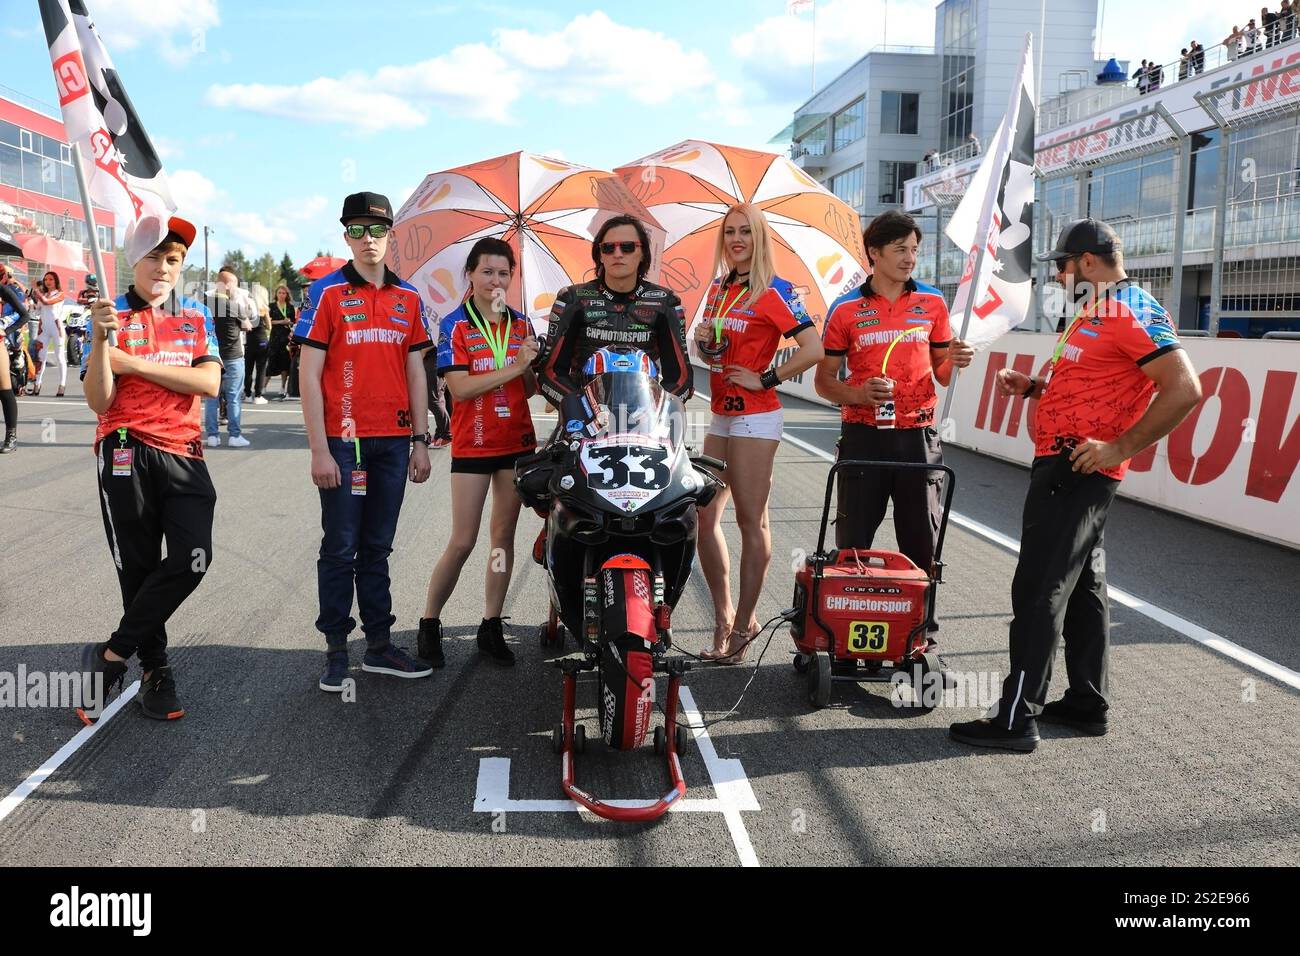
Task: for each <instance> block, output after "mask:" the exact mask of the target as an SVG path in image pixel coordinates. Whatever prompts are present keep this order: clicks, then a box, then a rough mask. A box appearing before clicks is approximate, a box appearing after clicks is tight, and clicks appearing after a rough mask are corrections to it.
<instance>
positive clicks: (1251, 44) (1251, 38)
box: [1242, 18, 1260, 56]
mask: <svg viewBox="0 0 1300 956" xmlns="http://www.w3.org/2000/svg"><path fill="white" fill-rule="evenodd" d="M1243 37H1244V39H1245V41H1246V48H1245V49H1244V50H1243V51H1242V56H1252V55H1254V54H1256V53H1258V52H1259V49H1260V48H1259V27H1257V26H1255V21H1254V19H1253V18H1252V19H1250V20H1247V21H1246V31H1245V33H1244V34H1243Z"/></svg>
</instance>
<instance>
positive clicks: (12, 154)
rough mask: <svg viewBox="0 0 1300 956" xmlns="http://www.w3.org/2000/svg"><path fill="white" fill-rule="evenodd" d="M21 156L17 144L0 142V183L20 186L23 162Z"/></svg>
mask: <svg viewBox="0 0 1300 956" xmlns="http://www.w3.org/2000/svg"><path fill="white" fill-rule="evenodd" d="M21 156H22V153H20V152H19V151H18V147H17V146H10V145H8V144H7V143H0V183H3V184H4V185H6V186H19V187H20V186H22V184H23V162H22V159H21V158H20V157H21Z"/></svg>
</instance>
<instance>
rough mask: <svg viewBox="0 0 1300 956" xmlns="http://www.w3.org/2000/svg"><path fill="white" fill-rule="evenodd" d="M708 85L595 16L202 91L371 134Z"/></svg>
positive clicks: (643, 40) (694, 56) (653, 35)
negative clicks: (335, 71) (517, 107)
mask: <svg viewBox="0 0 1300 956" xmlns="http://www.w3.org/2000/svg"><path fill="white" fill-rule="evenodd" d="M485 78H490V82H485ZM716 82H717V80H716V78H715V77H714V74H713V71H712V68H711V67H710V65H709V60H708V57H707V56H706V55H705V54H704V53H702V52H700V51H697V50H688V49H686V48H684V47H683V46H682V45H681V44H680V43H678V41H677V40H675V39H672V38H670V37H668V36H666V35H664V34H662V33H657V32H655V31H652V30H646V29H642V28H638V27H628V26H624V25H622V24H619V23H616V22H614V21H613V20H611V19H610V18H609V17H608V16H607V15H605V14H604V13H601V12H599V11H597V12H595V13H590V14H583V15H581V16H577V17H574V18H573V19H572V20H571V21H569V23H568V24H566V25H565V26H564V27H563V28H562V29H560V30H558V31H552V32H549V33H540V32H535V31H532V30H525V29H504V28H503V29H498V30H496V31H494V34H493V39H492V42H491V43H489V44H484V43H471V44H463V45H461V46H458V47H455V48H453V49H452V50H450V51H449V52H448V53H445V54H442V55H439V56H436V57H433V58H432V59H429V60H424V61H421V62H419V63H413V64H407V65H399V66H398V65H395V66H385V67H381V68H380V69H379V70H377V71H375V72H374V73H363V72H352V73H349V74H346V75H344V76H342V77H338V78H334V77H318V78H317V79H314V80H311V81H309V82H307V83H303V84H298V85H279V86H272V85H265V84H236V85H229V86H221V85H216V86H212V87H211V88H209V90H208V102H209V103H210V104H211V105H213V106H219V107H234V108H238V109H244V110H248V111H251V112H256V113H264V114H267V115H271V116H283V117H289V118H292V119H298V120H302V121H306V122H318V123H345V124H349V125H352V126H355V127H358V128H361V129H364V130H369V131H376V130H381V129H388V128H391V127H405V128H411V127H416V126H422V125H424V124H425V123H426V122H427V121H428V118H429V115H430V114H431V112H432V111H434V110H436V111H439V112H445V113H449V114H451V115H455V116H466V117H470V118H473V119H480V120H486V121H490V122H495V123H508V122H511V114H510V108H511V106H513V105H514V104H515V103H516V102H517V101H518V100H519V98H520V97H521V96H523V95H524V93H525V92H527V93H529V94H531V95H534V96H541V97H547V98H551V99H555V100H558V101H560V102H561V103H565V104H577V103H586V102H590V101H592V100H594V99H596V98H597V97H600V96H607V95H612V96H616V97H621V98H622V97H626V98H631V99H632V100H634V101H636V102H639V103H644V104H648V105H657V104H662V103H667V102H670V101H672V100H673V99H674V98H676V97H679V96H682V95H684V94H698V93H702V92H706V91H708V90H710V89H711V87H712V86H713V85H714V84H715V83H716Z"/></svg>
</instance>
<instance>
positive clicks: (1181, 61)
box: [1178, 47, 1190, 80]
mask: <svg viewBox="0 0 1300 956" xmlns="http://www.w3.org/2000/svg"><path fill="white" fill-rule="evenodd" d="M1189 69H1190V60H1189V59H1188V54H1187V47H1183V49H1182V51H1181V52H1180V53H1179V56H1178V79H1179V80H1185V79H1187V72H1188V70H1189Z"/></svg>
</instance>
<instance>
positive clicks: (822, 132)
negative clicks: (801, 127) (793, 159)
mask: <svg viewBox="0 0 1300 956" xmlns="http://www.w3.org/2000/svg"><path fill="white" fill-rule="evenodd" d="M795 146H796V147H797V149H796V150H795V155H797V156H805V155H807V156H824V155H826V124H825V123H818V124H817V125H816V126H814V127H813V128H812V129H811V130H809V131H808V132H807V133H806V134H805V135H804V137H803V138H802V139H800V140H799V141H798V142H797V143H796V144H795Z"/></svg>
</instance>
